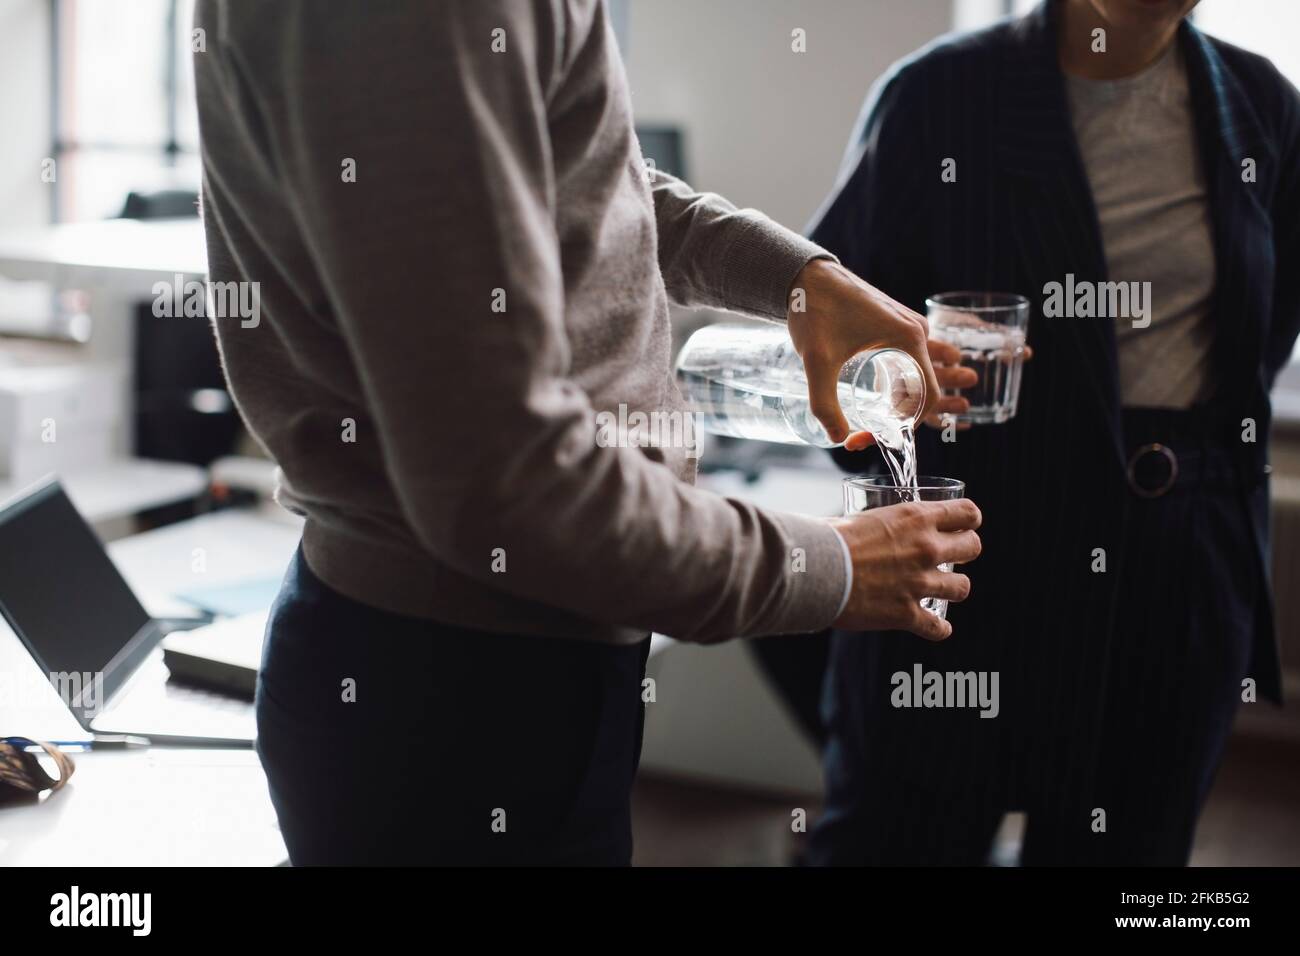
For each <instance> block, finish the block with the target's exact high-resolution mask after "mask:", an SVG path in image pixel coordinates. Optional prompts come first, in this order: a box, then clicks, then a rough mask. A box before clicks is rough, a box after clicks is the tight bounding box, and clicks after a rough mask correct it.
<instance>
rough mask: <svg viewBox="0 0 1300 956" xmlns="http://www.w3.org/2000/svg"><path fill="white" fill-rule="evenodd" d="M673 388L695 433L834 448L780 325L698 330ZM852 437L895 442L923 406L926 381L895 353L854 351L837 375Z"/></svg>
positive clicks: (727, 325)
mask: <svg viewBox="0 0 1300 956" xmlns="http://www.w3.org/2000/svg"><path fill="white" fill-rule="evenodd" d="M677 382H678V385H679V386H680V388H681V390H682V394H683V395H685V397H686V400H687V401H688V402H689V403H690V405H691V409H692V411H693V413H694V415H695V424H696V426H697V427H699V428H702V429H704V430H705V431H707V432H711V433H712V434H715V435H728V436H731V437H733V438H752V439H756V440H758V441H774V442H784V443H786V444H794V445H797V444H805V445H815V446H817V447H819V448H833V447H834V446H835V445H836V444H837V443H836V442H833V441H831V440H830V437H829V436H828V435H827V434H826V429H824V428H823V427H822V425H821V422H819V421H818V420H817V419H816V418H815V417H813V414H812V411H811V409H810V407H809V402H808V377H807V375H805V373H804V367H803V360H802V359H801V358H800V357H799V354H798V353H797V352H795V350H794V345H793V343H791V341H790V335H789V333H788V332H787V330H786V328H785V327H784V326H782V325H747V324H740V323H720V324H717V325H708V326H705V327H704V328H702V329H700V330H699V331H698V332H696V333H695V334H694V335H692V336H691V337H690V339H688V340H687V342H686V345H685V346H684V347H683V348H682V351H681V353H680V354H679V355H678V357H677ZM839 396H840V407H841V408H842V409H843V410H844V417H845V418H846V419H848V423H849V428H850V429H852V430H853V431H869V432H872V433H874V434H884V435H895V434H897V433H898V431H899V429H901V428H903V427H905V426H908V425H914V424H915V423H916V420H917V417H918V416H919V415H920V413H921V410H922V408H923V407H924V405H925V377H924V375H922V373H921V369H920V366H918V365H917V364H916V361H915V359H913V358H912V357H911V356H910V355H908V354H907V353H906V352H904V351H902V350H900V349H892V348H891V349H879V350H876V351H870V352H860V353H858V354H857V355H855V356H854V357H853V358H852V359H850V360H849V361H848V362H847V363H845V365H844V368H843V369H842V370H841V371H840V376H839Z"/></svg>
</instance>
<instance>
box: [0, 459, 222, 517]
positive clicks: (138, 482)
mask: <svg viewBox="0 0 1300 956" xmlns="http://www.w3.org/2000/svg"><path fill="white" fill-rule="evenodd" d="M59 481H60V483H61V484H62V485H63V490H64V491H66V492H67V493H68V497H69V498H70V499H71V500H72V503H73V504H74V505H76V506H77V510H78V511H79V512H81V516H82V517H83V518H85V519H86V520H87V521H88V522H90V523H91V524H96V523H98V522H101V521H110V520H112V519H114V518H122V517H126V516H128V515H133V514H137V513H138V512H141V511H147V510H148V509H150V508H157V507H160V506H162V505H169V504H172V503H174V502H177V501H185V500H187V499H190V498H197V497H198V496H199V495H201V494H203V492H204V490H205V489H206V488H207V486H208V475H207V472H206V471H204V470H203V469H202V468H200V467H198V466H197V465H189V464H185V463H184V462H177V461H146V460H144V459H141V458H124V459H117V460H114V461H109V462H105V463H104V464H102V465H95V466H92V467H88V468H82V469H77V470H73V471H70V472H67V473H64V474H60V475H59ZM32 484H33V483H32V482H30V481H29V482H12V481H8V480H7V479H0V501H4V500H7V499H8V498H10V497H12V496H13V495H16V494H18V493H19V492H21V491H23V490H24V489H25V488H28V487H30V486H31V485H32Z"/></svg>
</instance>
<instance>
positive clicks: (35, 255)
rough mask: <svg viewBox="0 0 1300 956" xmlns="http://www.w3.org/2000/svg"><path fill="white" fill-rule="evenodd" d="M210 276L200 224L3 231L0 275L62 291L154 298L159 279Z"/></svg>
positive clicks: (124, 222) (127, 222)
mask: <svg viewBox="0 0 1300 956" xmlns="http://www.w3.org/2000/svg"><path fill="white" fill-rule="evenodd" d="M207 272H208V253H207V245H206V243H205V241H204V238H203V224H202V223H201V222H200V221H199V220H198V219H197V218H196V219H154V220H149V221H141V220H136V219H109V220H106V221H104V222H84V223H82V222H79V223H66V224H62V225H57V226H44V227H40V228H34V229H16V230H5V231H0V275H5V276H8V277H9V278H11V279H36V280H40V281H43V282H51V283H54V284H55V285H57V286H60V287H62V288H68V287H81V286H86V287H99V288H112V289H116V290H118V291H122V292H130V293H134V294H141V295H146V296H148V295H151V294H152V292H151V289H152V286H153V284H154V283H155V282H157V281H158V280H159V278H160V277H161V278H165V279H168V280H170V279H171V278H172V277H173V276H174V275H177V274H179V275H182V276H184V277H185V278H186V280H189V279H202V278H203V277H204V276H206V275H207Z"/></svg>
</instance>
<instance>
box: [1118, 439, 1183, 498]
mask: <svg viewBox="0 0 1300 956" xmlns="http://www.w3.org/2000/svg"><path fill="white" fill-rule="evenodd" d="M1145 455H1163V456H1164V457H1165V460H1166V461H1168V462H1169V477H1168V478H1166V479H1165V481H1164V483H1163V484H1162V485H1160V487H1158V488H1144V487H1143V486H1142V485H1140V484H1138V480H1137V464H1138V462H1139V461H1141V460H1142V458H1143V456H1145ZM1177 480H1178V456H1177V455H1175V454H1174V451H1173V449H1172V448H1170V447H1169V446H1168V445H1162V444H1160V442H1151V443H1149V444H1146V445H1143V446H1142V447H1141V448H1139V449H1138V450H1137V451H1135V452H1133V454H1132V455H1130V456H1129V460H1128V486H1129V488H1130V489H1132V491H1133V494H1135V495H1137V496H1138V497H1139V498H1159V497H1161V496H1162V495H1164V494H1167V493H1168V491H1169V489H1170V488H1172V487H1173V486H1174V482H1175V481H1177Z"/></svg>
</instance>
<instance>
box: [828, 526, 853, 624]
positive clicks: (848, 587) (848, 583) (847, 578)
mask: <svg viewBox="0 0 1300 956" xmlns="http://www.w3.org/2000/svg"><path fill="white" fill-rule="evenodd" d="M831 530H832V531H835V537H837V538H839V539H840V548H841V549H842V550H843V551H844V596H843V597H842V598H840V609H839V610H838V611H836V612H835V618H836V620H838V619H839V616H840V615H841V614H843V613H844V609H845V608H846V607H848V606H849V597H850V596H851V595H852V594H853V553H852V552H851V551H849V543H848V542H847V541H845V540H844V535H842V534H840V533H839V531H837V530H835V529H834V528H832V529H831Z"/></svg>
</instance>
